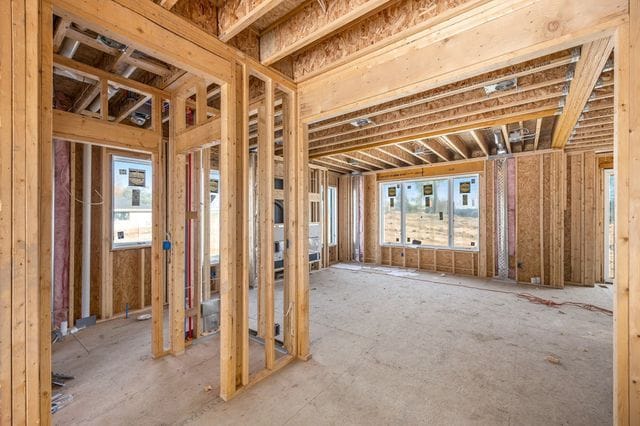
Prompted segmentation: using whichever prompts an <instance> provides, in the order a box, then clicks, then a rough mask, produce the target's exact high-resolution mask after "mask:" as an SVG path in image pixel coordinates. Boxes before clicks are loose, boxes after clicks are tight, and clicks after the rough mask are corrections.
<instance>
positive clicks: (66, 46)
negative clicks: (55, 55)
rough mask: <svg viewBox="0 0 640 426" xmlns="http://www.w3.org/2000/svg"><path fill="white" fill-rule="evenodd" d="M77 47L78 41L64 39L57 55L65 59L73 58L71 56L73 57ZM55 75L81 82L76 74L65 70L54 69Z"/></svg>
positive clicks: (80, 78)
mask: <svg viewBox="0 0 640 426" xmlns="http://www.w3.org/2000/svg"><path fill="white" fill-rule="evenodd" d="M78 46H80V42H79V41H75V40H71V39H70V38H66V39H65V40H64V43H62V46H61V47H60V52H59V53H60V55H61V56H64V57H66V58H73V55H75V53H76V51H77V50H78ZM56 74H58V75H62V76H65V77H68V78H71V79H73V80H82V77H79V76H78V75H77V74H76V73H74V72H73V71H70V70H67V69H62V68H56Z"/></svg>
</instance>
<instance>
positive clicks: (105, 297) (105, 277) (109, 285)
mask: <svg viewBox="0 0 640 426" xmlns="http://www.w3.org/2000/svg"><path fill="white" fill-rule="evenodd" d="M96 149H97V148H95V147H94V149H93V150H96ZM100 158H101V159H102V160H101V163H102V177H101V179H102V192H103V197H102V206H101V212H102V213H101V218H102V221H101V224H100V232H101V235H102V236H101V238H102V244H101V245H100V252H101V253H100V260H101V267H100V271H101V273H102V279H101V287H100V290H101V295H100V300H101V304H102V307H101V310H100V318H101V319H107V318H111V317H112V316H113V252H112V251H111V245H112V241H113V234H112V232H113V231H112V229H111V219H112V213H111V212H112V209H111V204H112V203H111V200H112V198H111V179H112V176H111V174H112V172H111V168H112V166H111V161H112V158H111V155H110V154H109V153H107V148H105V147H102V148H100Z"/></svg>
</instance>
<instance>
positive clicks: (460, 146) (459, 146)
mask: <svg viewBox="0 0 640 426" xmlns="http://www.w3.org/2000/svg"><path fill="white" fill-rule="evenodd" d="M440 139H441V140H442V141H443V142H444V143H445V144H447V145H448V146H449V147H450V148H451V149H453V150H454V151H455V152H457V153H458V154H460V156H461V157H462V158H469V157H470V156H471V153H470V152H469V148H467V146H466V145H465V144H464V142H462V141H461V140H457V139H452V138H451V137H450V136H447V135H442V136H440Z"/></svg>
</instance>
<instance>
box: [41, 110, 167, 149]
mask: <svg viewBox="0 0 640 426" xmlns="http://www.w3.org/2000/svg"><path fill="white" fill-rule="evenodd" d="M53 136H54V137H56V138H59V139H64V140H68V141H73V142H83V143H91V144H94V145H99V146H108V147H112V148H116V149H128V150H131V151H141V152H150V153H151V152H156V151H157V150H158V138H157V137H156V135H155V132H154V131H152V130H146V129H140V128H138V127H133V126H125V125H123V124H116V123H111V122H107V121H104V120H97V119H95V118H89V117H84V116H81V115H78V114H74V113H71V112H65V111H60V110H53Z"/></svg>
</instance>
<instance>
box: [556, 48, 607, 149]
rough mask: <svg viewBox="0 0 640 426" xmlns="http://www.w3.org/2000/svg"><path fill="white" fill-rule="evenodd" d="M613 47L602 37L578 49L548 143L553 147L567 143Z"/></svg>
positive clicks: (561, 146) (560, 146) (559, 146)
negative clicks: (571, 78)
mask: <svg viewBox="0 0 640 426" xmlns="http://www.w3.org/2000/svg"><path fill="white" fill-rule="evenodd" d="M613 45H614V40H613V37H605V38H602V39H599V40H595V41H592V42H589V43H585V44H584V45H583V46H582V50H581V53H580V60H579V61H578V63H577V64H576V70H575V73H574V77H573V80H572V81H571V86H569V94H568V95H567V99H566V102H565V105H564V108H563V110H562V114H561V115H560V117H559V118H558V122H557V123H556V126H555V129H554V131H553V138H552V142H551V146H552V147H553V148H558V149H560V148H563V147H564V146H565V145H566V144H567V141H568V140H569V136H570V135H571V131H572V130H573V128H574V127H575V125H576V123H577V122H578V119H579V118H580V115H581V114H582V111H583V110H584V107H585V105H586V104H587V101H588V100H589V96H591V93H592V92H593V88H594V86H595V85H596V82H597V81H598V78H599V77H600V74H601V73H602V69H603V68H604V66H605V64H606V63H607V60H608V59H609V56H610V55H611V51H612V50H613Z"/></svg>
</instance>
